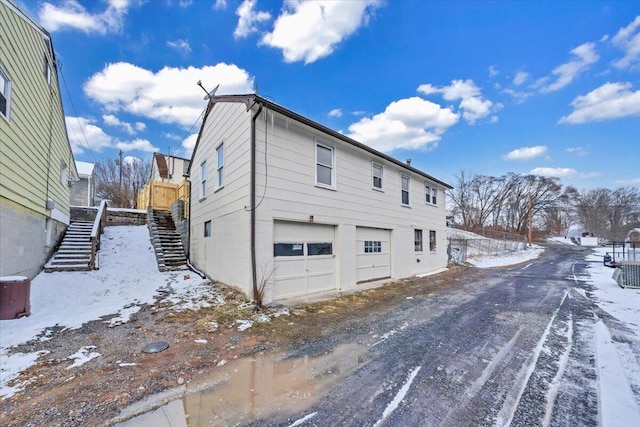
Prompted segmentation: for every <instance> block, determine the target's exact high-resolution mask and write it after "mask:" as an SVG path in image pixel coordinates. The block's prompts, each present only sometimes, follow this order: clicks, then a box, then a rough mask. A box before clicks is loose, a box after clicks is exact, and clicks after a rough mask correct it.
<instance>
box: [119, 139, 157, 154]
mask: <svg viewBox="0 0 640 427" xmlns="http://www.w3.org/2000/svg"><path fill="white" fill-rule="evenodd" d="M115 145H116V148H118V149H120V150H122V151H133V150H139V151H146V152H149V153H153V152H154V151H160V149H159V148H156V147H154V146H153V145H152V144H151V142H149V141H148V140H146V139H141V138H136V139H134V140H133V141H129V142H127V141H117V142H116V144H115Z"/></svg>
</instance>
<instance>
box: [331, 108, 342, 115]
mask: <svg viewBox="0 0 640 427" xmlns="http://www.w3.org/2000/svg"><path fill="white" fill-rule="evenodd" d="M329 117H342V110H341V109H340V108H334V109H333V110H331V111H329Z"/></svg>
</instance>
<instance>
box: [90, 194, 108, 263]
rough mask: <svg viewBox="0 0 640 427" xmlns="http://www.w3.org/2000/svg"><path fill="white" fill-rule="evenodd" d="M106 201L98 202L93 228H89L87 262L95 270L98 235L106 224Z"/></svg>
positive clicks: (98, 242) (98, 247) (98, 244)
mask: <svg viewBox="0 0 640 427" xmlns="http://www.w3.org/2000/svg"><path fill="white" fill-rule="evenodd" d="M106 212H107V201H106V200H103V201H102V202H100V207H99V208H98V213H97V214H96V217H95V219H94V220H93V227H92V228H91V258H90V260H89V267H91V268H92V269H95V268H96V252H97V251H98V250H99V249H100V235H101V234H102V232H103V231H104V227H105V225H106V224H107V215H106Z"/></svg>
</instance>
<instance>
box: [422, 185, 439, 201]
mask: <svg viewBox="0 0 640 427" xmlns="http://www.w3.org/2000/svg"><path fill="white" fill-rule="evenodd" d="M424 197H425V199H424V201H425V202H426V203H429V204H430V205H431V204H433V205H435V204H437V200H438V190H437V189H436V188H435V187H430V186H428V185H425V186H424Z"/></svg>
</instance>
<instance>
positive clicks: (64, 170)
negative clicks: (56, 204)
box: [60, 162, 69, 187]
mask: <svg viewBox="0 0 640 427" xmlns="http://www.w3.org/2000/svg"><path fill="white" fill-rule="evenodd" d="M68 179H69V168H68V167H67V165H66V164H65V163H64V162H62V163H61V164H60V184H62V186H63V187H67V186H68V185H69V181H68Z"/></svg>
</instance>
